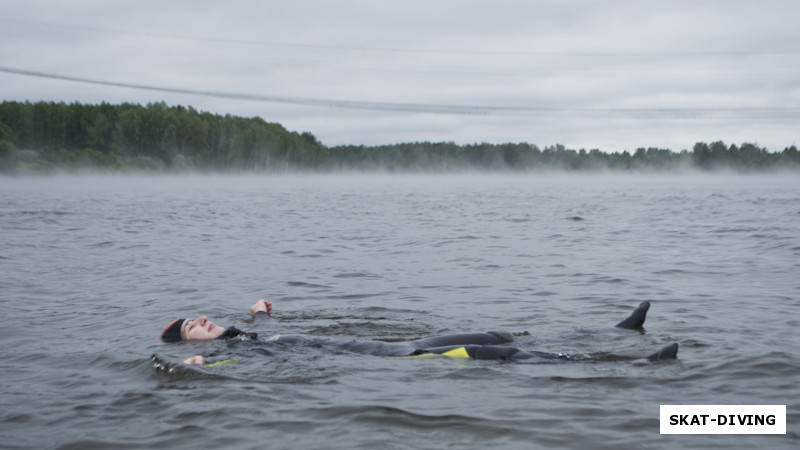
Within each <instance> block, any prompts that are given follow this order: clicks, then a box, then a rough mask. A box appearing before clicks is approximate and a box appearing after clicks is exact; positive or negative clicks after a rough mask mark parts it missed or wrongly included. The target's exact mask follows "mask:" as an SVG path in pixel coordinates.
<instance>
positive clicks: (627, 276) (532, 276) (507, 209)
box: [0, 175, 800, 449]
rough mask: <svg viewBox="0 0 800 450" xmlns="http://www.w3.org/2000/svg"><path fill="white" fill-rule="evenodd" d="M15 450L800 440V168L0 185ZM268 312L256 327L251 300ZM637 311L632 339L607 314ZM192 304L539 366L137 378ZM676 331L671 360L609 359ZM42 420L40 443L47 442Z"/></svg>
mask: <svg viewBox="0 0 800 450" xmlns="http://www.w3.org/2000/svg"><path fill="white" fill-rule="evenodd" d="M0 229H1V230H2V236H3V239H2V240H0V273H2V274H3V275H2V277H0V293H1V294H2V295H0V305H2V310H3V314H4V319H5V320H4V324H3V326H2V327H0V349H2V354H3V358H2V359H0V389H2V396H0V438H2V442H3V446H7V447H9V448H108V447H122V448H124V447H131V448H140V447H148V446H159V447H162V446H163V447H166V448H189V447H196V446H203V447H210V446H222V447H225V448H242V449H245V448H255V447H259V448H261V447H268V448H386V447H388V448H452V447H457V448H487V447H491V448H531V447H542V448H645V449H647V448H653V449H656V448H658V449H660V448H677V447H690V448H752V447H754V446H763V447H767V448H796V447H797V445H798V444H800V434H798V432H797V426H796V425H797V423H798V420H800V413H799V412H798V411H800V403H799V402H798V400H797V399H798V398H800V388H798V386H800V375H798V374H800V362H798V361H800V351H798V346H797V343H798V339H797V327H798V325H800V322H799V321H798V318H797V317H798V316H797V311H798V303H797V298H798V294H800V281H798V280H800V277H798V275H800V182H798V178H797V177H796V176H770V177H767V176H703V177H701V176H644V175H639V176H614V177H611V176H556V175H535V176H531V175H514V176H507V175H503V176H500V175H493V176H489V175H418V176H405V175H403V176H392V175H348V176H344V175H338V176H262V177H259V176H174V177H169V176H153V177H125V176H84V177H70V176H64V177H33V178H0ZM262 297H266V298H269V299H271V300H272V301H273V302H274V303H275V311H274V317H273V319H272V320H271V321H268V322H267V323H263V324H255V323H251V322H250V321H249V320H248V315H247V309H248V308H249V306H250V305H251V304H252V303H253V301H255V300H256V299H258V298H262ZM643 300H649V301H651V302H652V307H651V309H650V313H649V315H648V321H647V323H646V324H645V333H636V332H627V331H621V330H614V329H613V328H611V327H613V325H614V324H615V323H617V322H619V320H621V319H622V318H624V317H625V316H627V314H629V312H630V311H631V310H632V309H633V308H634V307H635V306H637V305H638V304H639V303H640V302H641V301H643ZM201 313H202V314H207V315H208V316H209V317H211V318H213V319H215V321H216V322H217V323H220V324H223V325H235V326H237V327H239V328H242V329H251V328H252V329H256V331H259V333H260V335H261V336H263V337H266V336H269V335H271V334H278V333H280V334H289V333H298V334H308V335H313V336H330V337H335V338H341V339H377V340H385V341H401V340H408V339H417V338H422V337H426V336H430V335H436V334H443V333H458V332H473V331H489V330H505V331H509V332H512V333H514V334H515V336H516V337H517V341H518V342H517V344H518V346H519V347H521V348H523V349H526V350H533V351H542V352H548V353H554V354H559V353H561V354H564V355H568V356H569V358H557V359H541V360H538V359H537V360H534V361H533V362H531V363H527V364H520V363H502V362H497V361H472V360H450V359H431V360H416V359H406V358H382V357H374V356H365V355H355V354H349V353H330V352H327V351H324V349H313V348H311V349H294V350H292V349H277V348H276V349H273V350H272V351H271V352H270V355H264V356H263V357H260V358H249V359H247V360H244V361H241V362H240V364H237V365H234V366H224V367H218V368H213V369H205V370H203V371H191V370H187V369H179V370H176V371H174V372H172V373H166V372H164V371H161V370H157V369H156V368H154V365H153V361H152V360H151V359H150V355H151V354H154V353H156V354H159V355H161V356H163V357H164V358H166V359H167V360H169V361H174V362H178V361H181V360H182V359H184V358H185V357H188V356H191V355H193V354H203V353H209V352H214V351H220V350H224V344H221V343H219V342H214V343H181V344H164V343H161V342H160V341H159V340H158V339H157V336H158V334H159V333H160V332H161V330H162V329H163V327H164V326H165V325H166V324H167V322H169V321H170V320H172V319H174V318H177V317H185V316H196V315H198V314H201ZM671 342H678V343H679V344H680V346H681V348H680V353H679V355H678V357H679V360H678V361H676V362H666V363H658V364H635V363H630V362H623V361H619V360H620V359H626V358H629V357H638V356H643V355H646V354H649V353H651V352H653V351H655V350H657V349H658V348H661V347H663V346H664V345H666V344H669V343H671ZM682 403H685V404H786V405H787V411H788V418H787V419H788V420H787V422H788V426H787V432H788V434H787V435H786V436H738V437H737V436H667V435H664V436H661V435H659V416H658V413H659V405H661V404H682ZM45 430H46V432H44V431H45Z"/></svg>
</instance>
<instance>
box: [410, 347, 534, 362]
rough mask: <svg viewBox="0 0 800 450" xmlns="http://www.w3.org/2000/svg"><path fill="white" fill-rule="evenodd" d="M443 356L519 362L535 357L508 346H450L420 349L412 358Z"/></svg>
mask: <svg viewBox="0 0 800 450" xmlns="http://www.w3.org/2000/svg"><path fill="white" fill-rule="evenodd" d="M424 355H442V356H448V357H450V358H469V359H499V360H517V359H528V358H533V357H534V356H533V355H531V354H530V353H528V352H526V351H523V350H520V349H518V348H517V347H509V346H506V345H475V344H470V345H448V346H444V347H431V348H424V349H419V350H417V351H416V352H414V354H413V355H412V356H424Z"/></svg>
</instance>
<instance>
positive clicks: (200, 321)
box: [197, 316, 208, 326]
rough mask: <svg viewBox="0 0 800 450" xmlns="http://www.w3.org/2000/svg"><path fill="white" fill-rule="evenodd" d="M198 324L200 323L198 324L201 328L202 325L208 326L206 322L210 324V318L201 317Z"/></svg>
mask: <svg viewBox="0 0 800 450" xmlns="http://www.w3.org/2000/svg"><path fill="white" fill-rule="evenodd" d="M197 322H198V323H199V324H200V325H201V326H202V325H205V324H206V322H208V317H206V316H200V317H199V318H198V319H197Z"/></svg>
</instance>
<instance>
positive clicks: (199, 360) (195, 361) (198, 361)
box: [183, 355, 205, 366]
mask: <svg viewBox="0 0 800 450" xmlns="http://www.w3.org/2000/svg"><path fill="white" fill-rule="evenodd" d="M183 363H184V364H191V365H195V366H202V365H203V364H204V363H205V360H204V359H203V357H202V356H200V355H196V356H192V357H191V358H189V359H187V360H186V361H184V362H183Z"/></svg>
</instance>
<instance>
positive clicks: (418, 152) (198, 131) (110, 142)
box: [0, 101, 800, 174]
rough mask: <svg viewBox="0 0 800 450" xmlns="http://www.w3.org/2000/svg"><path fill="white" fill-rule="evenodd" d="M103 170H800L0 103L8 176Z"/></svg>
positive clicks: (794, 155)
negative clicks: (367, 137) (353, 136)
mask: <svg viewBox="0 0 800 450" xmlns="http://www.w3.org/2000/svg"><path fill="white" fill-rule="evenodd" d="M86 169H92V170H102V171H114V172H128V171H150V172H183V171H210V172H230V171H250V172H288V171H306V172H337V171H350V170H356V171H358V170H365V171H388V172H423V171H425V172H427V171H431V172H434V171H441V172H458V171H495V172H497V171H520V172H521V171H529V172H535V171H550V170H557V171H577V172H593V171H609V170H610V171H629V170H643V171H652V172H669V171H676V170H685V169H699V170H706V171H712V170H733V171H740V172H758V171H767V170H774V169H789V170H800V153H799V152H798V150H797V148H796V147H795V146H794V145H792V146H791V147H786V148H785V149H783V151H768V150H767V149H765V148H761V147H759V146H758V145H756V144H749V143H743V144H741V145H738V146H737V145H726V144H725V143H724V142H722V141H715V142H712V143H710V144H707V143H704V142H698V143H696V144H694V146H693V147H692V149H691V150H681V151H679V152H675V151H672V150H670V149H662V148H638V149H636V150H633V151H632V152H629V151H623V152H615V153H606V152H602V151H600V150H598V149H591V150H588V151H587V150H586V149H578V150H573V149H567V148H565V147H564V146H563V145H552V146H546V147H543V148H539V147H538V146H536V145H534V144H530V143H506V144H489V143H480V144H477V143H476V144H468V145H458V144H455V143H452V142H414V143H400V144H392V145H381V146H363V145H359V146H353V145H346V146H334V147H328V146H325V145H323V144H322V143H320V142H319V141H318V140H317V138H316V137H315V136H314V135H313V134H311V133H309V132H303V133H297V132H292V131H289V130H287V129H286V128H284V127H283V126H282V125H280V124H277V123H270V122H266V121H264V120H263V119H261V118H257V117H255V118H243V117H236V116H231V115H224V116H223V115H218V114H211V113H208V112H201V111H197V110H195V109H194V108H191V107H183V106H168V105H166V104H164V103H151V104H148V105H139V104H131V103H124V104H109V103H101V104H98V105H87V104H80V103H70V104H67V103H55V102H36V103H31V102H9V101H6V102H2V103H0V173H5V174H25V173H50V172H56V171H80V170H86Z"/></svg>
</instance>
